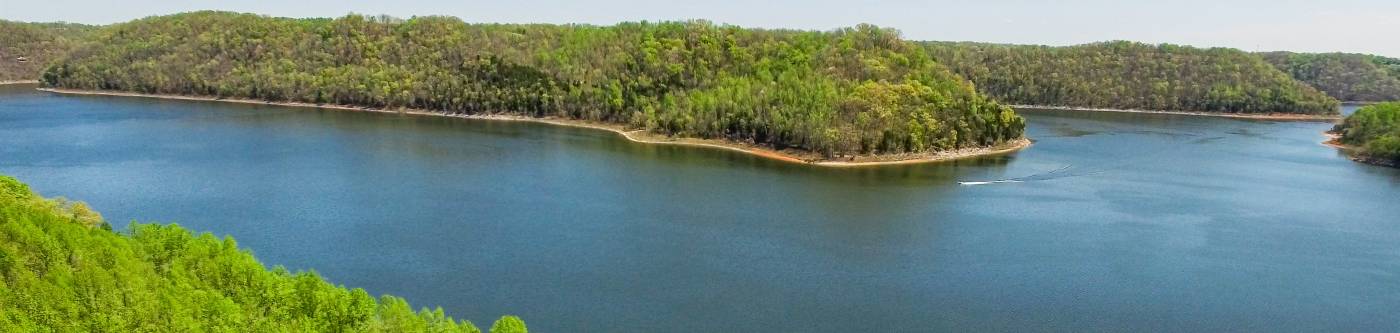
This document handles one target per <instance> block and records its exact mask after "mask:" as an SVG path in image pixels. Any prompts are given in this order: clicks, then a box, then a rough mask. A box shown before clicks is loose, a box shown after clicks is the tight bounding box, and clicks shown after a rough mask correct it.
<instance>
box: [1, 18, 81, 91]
mask: <svg viewBox="0 0 1400 333" xmlns="http://www.w3.org/2000/svg"><path fill="white" fill-rule="evenodd" d="M94 29H96V27H93V26H88V25H81V24H69V23H21V22H11V21H5V20H0V81H13V80H37V79H38V78H39V72H40V71H42V70H43V69H44V65H45V64H47V63H48V62H51V61H53V60H55V59H57V58H58V57H60V56H62V55H63V54H66V53H68V52H69V50H71V49H73V48H74V47H77V45H78V44H79V42H80V41H81V40H82V39H83V38H84V37H85V36H86V35H87V34H88V33H90V32H92V31H93V30H94ZM20 58H23V59H20Z"/></svg>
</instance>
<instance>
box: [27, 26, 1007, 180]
mask: <svg viewBox="0 0 1400 333" xmlns="http://www.w3.org/2000/svg"><path fill="white" fill-rule="evenodd" d="M42 80H43V82H45V84H47V85H50V86H54V87H63V88H77V89H108V90H124V91H134V92H143V93H156V94H188V95H205V96H217V97H240V98H256V99H264V100H269V101H297V102H308V103H331V104H344V105H356V106H366V107H375V108H391V109H392V108H415V109H425V110H436V111H440V112H445V113H449V114H494V113H500V114H514V115H525V116H534V117H560V118H569V119H581V120H590V121H603V122H612V123H619V124H625V125H627V126H629V127H631V128H636V129H645V130H649V131H652V132H656V133H661V134H667V135H676V136H685V137H698V138H719V139H728V140H734V141H741V142H751V143H754V144H761V145H769V146H772V147H775V148H780V149H781V148H789V147H791V148H798V149H804V150H809V151H817V152H822V153H825V154H827V155H828V156H830V155H833V154H860V153H905V152H928V151H940V150H947V149H955V148H962V147H978V146H989V145H994V144H998V143H1002V142H1005V141H1008V140H1014V139H1018V138H1020V137H1021V136H1022V132H1023V130H1024V126H1025V123H1024V121H1023V120H1022V119H1021V118H1020V117H1019V116H1017V115H1016V114H1015V113H1014V112H1013V111H1012V110H1011V109H1010V108H1008V107H1006V106H1003V105H1000V104H998V103H997V102H995V101H992V100H990V99H988V98H986V97H984V96H982V95H980V94H978V93H977V92H976V91H975V90H974V89H973V87H972V85H971V84H969V83H968V82H967V81H966V80H963V79H962V78H960V77H959V76H957V75H955V74H953V73H952V72H950V71H949V70H948V69H947V68H945V67H944V66H942V65H940V64H938V63H936V62H934V61H933V60H932V59H931V58H930V57H928V55H927V54H926V53H925V51H924V50H923V49H922V48H920V47H918V45H916V44H913V43H910V42H907V41H905V40H903V39H901V38H900V36H899V33H898V32H896V31H893V30H890V29H883V28H879V27H876V26H871V25H860V26H857V27H853V28H845V29H838V30H834V31H828V32H818V31H793V30H763V29H746V28H740V27H735V26H728V25H716V24H713V23H710V22H706V21H686V22H659V23H652V22H635V23H622V24H618V25H613V26H592V25H548V24H467V23H464V22H462V21H461V20H459V19H457V18H452V17H439V16H429V17H414V18H411V19H406V20H404V19H395V18H391V17H383V16H378V17H367V16H361V15H349V16H345V17H341V18H336V19H320V18H312V19H291V18H273V17H266V16H258V15H252V14H236V13H227V12H195V13H185V14H176V15H169V16H159V17H151V18H145V19H140V20H136V21H132V22H128V23H123V24H116V25H113V26H110V27H107V28H105V29H103V30H102V31H100V32H98V33H97V37H96V38H95V42H94V43H90V44H86V45H85V46H83V47H81V48H79V49H77V50H75V51H74V52H73V53H72V54H71V55H70V56H69V57H68V58H66V59H65V60H62V61H60V62H58V63H56V64H55V65H54V66H52V67H50V68H48V70H47V71H46V72H45V73H44V74H43V78H42Z"/></svg>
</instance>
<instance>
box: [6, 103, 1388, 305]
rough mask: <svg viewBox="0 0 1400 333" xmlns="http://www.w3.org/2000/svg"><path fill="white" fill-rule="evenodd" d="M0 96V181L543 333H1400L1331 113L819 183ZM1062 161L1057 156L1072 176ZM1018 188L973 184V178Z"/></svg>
mask: <svg viewBox="0 0 1400 333" xmlns="http://www.w3.org/2000/svg"><path fill="white" fill-rule="evenodd" d="M32 88H33V87H32V86H27V87H26V86H4V87H0V173H5V174H9V175H13V176H15V177H18V178H19V179H22V180H24V181H26V182H28V183H29V184H31V185H32V186H33V188H34V189H35V190H37V191H39V192H40V193H42V194H43V195H46V196H65V197H69V198H74V199H78V200H84V201H87V202H89V203H90V204H92V206H93V207H94V208H95V209H97V210H98V211H101V212H102V213H103V214H104V215H105V216H106V217H107V219H108V220H110V221H114V223H115V224H117V225H118V226H121V225H122V224H123V223H122V221H130V220H141V221H161V222H172V223H179V224H181V225H183V226H186V227H188V228H190V229H193V230H199V231H207V232H212V233H215V234H219V235H231V236H233V237H234V238H236V239H237V240H238V241H239V244H240V245H241V246H245V247H247V248H250V249H252V250H253V251H254V253H255V254H256V255H257V256H258V258H260V259H261V260H263V261H264V262H265V263H267V264H270V265H284V266H287V267H289V268H291V269H315V270H317V271H318V272H320V273H321V274H323V275H324V276H326V277H327V278H328V279H329V280H331V281H333V282H335V283H340V284H345V285H348V286H351V287H362V288H365V289H367V290H368V291H369V292H370V293H372V294H382V293H393V294H396V295H400V296H404V297H406V298H408V299H409V301H411V302H413V304H415V305H423V306H442V307H443V308H444V309H445V310H446V311H447V312H448V313H449V314H451V315H453V316H455V317H458V318H465V319H471V320H473V321H475V322H478V323H481V322H488V321H489V319H490V318H494V317H496V316H499V315H500V314H503V313H511V314H516V315H519V316H521V317H522V318H525V319H526V320H527V321H528V322H529V323H530V327H531V328H532V329H536V330H538V331H542V332H553V331H696V332H702V331H738V330H777V329H782V330H797V331H833V332H836V331H847V332H849V331H963V330H985V331H1025V330H1052V331H1062V330H1065V331H1084V330H1109V331H1124V330H1186V331H1222V330H1259V331H1321V330H1326V331H1391V330H1395V329H1396V328H1397V327H1398V326H1400V314H1397V313H1395V311H1393V309H1396V308H1400V287H1397V286H1400V275H1397V274H1400V273H1397V272H1400V223H1396V222H1395V221H1396V220H1397V218H1396V217H1397V215H1400V214H1397V210H1396V207H1400V171H1397V170H1395V169H1390V168H1384V167H1376V166H1369V165H1365V164H1360V163H1355V162H1352V161H1349V160H1347V159H1346V157H1345V156H1343V155H1342V154H1341V153H1339V152H1337V151H1336V150H1335V149H1332V148H1329V147H1326V146H1323V145H1321V144H1320V142H1321V141H1322V140H1323V138H1322V136H1321V134H1320V133H1321V132H1322V131H1324V130H1326V129H1328V128H1329V127H1330V125H1329V124H1325V123H1304V122H1269V121H1250V120H1236V119H1222V118H1207V117H1192V116H1177V115H1151V114H1115V113H1075V112H1063V111H1037V110H1021V111H1020V112H1021V114H1022V115H1024V116H1025V117H1026V118H1027V120H1028V122H1029V126H1028V135H1029V136H1030V137H1031V138H1033V139H1035V140H1036V143H1035V145H1033V146H1032V147H1031V148H1029V149H1026V150H1023V151H1020V152H1016V153H1013V154H1008V155H1002V156H992V157H985V158H978V159H968V160H959V161H953V162H947V163H936V164H920V165H896V166H884V167H875V168H856V169H831V168H821V167H815V166H806V165H799V164H791V163H783V162H777V161H772V160H766V159H762V158H757V157H752V156H748V155H744V154H740V153H734V152H729V151H721V150H711V149H702V148H691V147H676V146H656V145H640V144H634V143H631V142H628V141H626V140H625V139H623V138H621V137H617V136H616V135H614V134H612V133H608V132H602V131H595V130H589V129H579V128H567V127H556V126H549V125H542V124H528V123H502V122H489V121H473V120H463V119H450V118H432V117H411V116H398V115H388V114H366V113H350V112H338V111H329V110H314V109H304V108H286V107H272V106H253V105H230V104H220V103H210V102H191V101H161V100H149V99H133V98H121V97H73V96H60V95H52V94H47V93H40V92H35V91H33V90H32ZM1057 170H1058V171H1057ZM1005 179H1022V180H1023V181H1022V182H1019V183H997V184H988V185H976V186H967V185H959V184H958V182H960V181H995V180H1005Z"/></svg>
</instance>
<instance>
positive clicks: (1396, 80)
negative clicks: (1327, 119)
mask: <svg viewBox="0 0 1400 333" xmlns="http://www.w3.org/2000/svg"><path fill="white" fill-rule="evenodd" d="M1261 55H1262V56H1263V57H1264V59H1267V60H1268V61H1269V63H1271V64H1273V65H1274V66H1275V67H1278V68H1279V69H1280V70H1283V71H1284V72H1287V73H1289V74H1291V75H1293V78H1294V79H1297V80H1299V81H1303V82H1305V83H1307V84H1309V85H1311V86H1313V87H1314V88H1317V89H1318V90H1321V91H1323V92H1325V93H1327V94H1328V95H1331V96H1332V97H1335V98H1337V99H1340V100H1343V101H1348V102H1384V101H1396V100H1400V59H1394V58H1386V57H1381V56H1374V55H1368V54H1353V53H1292V52H1268V53H1261Z"/></svg>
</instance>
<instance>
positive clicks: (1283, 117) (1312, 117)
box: [1008, 105, 1342, 122]
mask: <svg viewBox="0 0 1400 333" xmlns="http://www.w3.org/2000/svg"><path fill="white" fill-rule="evenodd" d="M1008 106H1010V107H1011V108H1013V109H1043V110H1063V111H1090V112H1121V113H1150V114H1174V115H1184V116H1205V117H1222V118H1236V119H1254V120H1275V121H1313V122H1333V121H1337V120H1341V119H1342V116H1341V115H1316V114H1298V113H1264V114H1250V113H1225V112H1204V111H1160V110H1135V109H1113V108H1089V107H1073V106H1048V105H1008Z"/></svg>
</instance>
